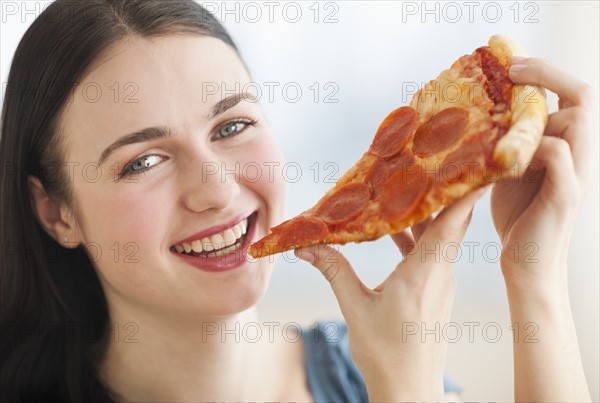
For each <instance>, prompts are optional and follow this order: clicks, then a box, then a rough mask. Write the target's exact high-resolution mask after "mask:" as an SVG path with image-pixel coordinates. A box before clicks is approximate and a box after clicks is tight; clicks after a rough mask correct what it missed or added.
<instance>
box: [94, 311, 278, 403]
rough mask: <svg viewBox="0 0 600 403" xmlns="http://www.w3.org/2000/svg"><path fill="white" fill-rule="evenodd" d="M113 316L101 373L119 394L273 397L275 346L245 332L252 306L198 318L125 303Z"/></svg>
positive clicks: (131, 397) (152, 397)
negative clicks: (144, 309) (166, 314)
mask: <svg viewBox="0 0 600 403" xmlns="http://www.w3.org/2000/svg"><path fill="white" fill-rule="evenodd" d="M120 306H121V307H123V305H120ZM124 311H127V312H124ZM125 313H127V314H126V315H125ZM131 318H135V322H134V321H132V320H131ZM111 320H112V324H113V326H112V328H111V335H109V336H110V337H109V339H110V340H109V341H108V347H107V351H106V354H105V357H104V359H103V361H102V363H101V365H100V373H101V376H102V377H103V378H104V380H105V382H106V383H107V384H108V385H109V386H110V388H111V390H112V391H113V392H115V393H117V395H119V396H118V397H119V398H124V399H125V400H129V401H131V400H133V401H173V400H178V401H193V400H196V401H197V400H212V401H216V400H221V401H223V400H228V401H234V400H235V401H240V400H242V401H250V400H257V397H258V400H273V393H274V391H276V390H277V388H276V385H278V383H277V382H278V379H277V378H276V377H273V376H269V375H267V374H270V375H273V372H274V371H273V365H274V359H273V358H274V357H273V351H274V350H275V349H274V348H273V347H274V346H273V345H271V346H269V345H268V344H269V341H268V340H266V343H265V342H263V340H262V339H263V338H261V339H260V340H259V342H252V341H253V340H247V339H246V338H244V337H243V335H244V332H243V331H242V329H244V325H246V324H248V323H251V322H253V326H254V324H255V323H258V321H257V315H256V309H255V308H254V307H252V308H250V309H248V310H246V311H243V312H240V313H237V314H234V315H230V316H227V317H206V318H202V319H198V320H197V321H189V320H181V319H179V320H177V318H175V317H174V316H171V317H160V316H158V315H155V314H152V315H148V314H147V313H145V312H140V311H139V310H138V311H134V310H133V309H121V311H114V310H111ZM254 341H256V340H254ZM271 344H272V343H271ZM269 353H270V354H269ZM282 384H283V385H285V383H284V382H283V383H282V382H280V383H279V385H282ZM265 391H269V392H270V394H269V396H265V397H264V398H261V396H263V394H264V393H265ZM275 393H276V392H275Z"/></svg>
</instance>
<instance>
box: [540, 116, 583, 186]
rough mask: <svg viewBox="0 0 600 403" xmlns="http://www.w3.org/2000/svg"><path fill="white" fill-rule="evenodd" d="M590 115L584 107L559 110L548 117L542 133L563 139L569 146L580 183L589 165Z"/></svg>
mask: <svg viewBox="0 0 600 403" xmlns="http://www.w3.org/2000/svg"><path fill="white" fill-rule="evenodd" d="M592 131H593V122H592V115H591V113H589V112H588V111H587V110H586V109H584V108H580V107H573V108H567V109H563V110H560V111H558V112H555V113H553V114H551V115H550V116H549V117H548V125H547V126H546V130H545V132H544V135H546V136H552V137H558V138H562V139H564V140H565V141H566V142H567V143H569V146H570V148H571V153H572V160H573V165H574V167H575V172H576V173H577V176H578V177H579V178H580V180H581V182H582V184H583V183H584V182H585V181H586V179H585V178H587V177H588V175H589V172H590V167H591V162H592V161H591V152H590V150H591V143H592V139H591V134H592Z"/></svg>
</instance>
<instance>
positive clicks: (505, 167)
mask: <svg viewBox="0 0 600 403" xmlns="http://www.w3.org/2000/svg"><path fill="white" fill-rule="evenodd" d="M489 47H490V51H491V52H492V53H493V54H494V56H496V57H497V58H498V59H499V61H500V63H502V65H504V66H506V67H508V66H510V59H511V57H512V56H523V57H528V55H527V53H526V52H525V50H523V48H522V47H521V46H520V45H519V44H518V43H517V42H515V41H514V40H512V39H511V38H510V37H508V36H506V35H495V36H492V37H491V38H490V40H489ZM512 95H513V97H512V103H511V127H510V129H509V131H508V132H507V133H506V134H505V135H504V136H503V137H502V138H501V139H500V140H499V141H498V144H497V145H496V148H495V150H494V161H496V162H497V163H498V164H500V166H501V167H502V171H503V175H504V176H507V177H515V178H516V177H519V176H521V175H522V174H523V172H524V171H525V168H526V167H527V164H528V163H529V162H530V161H531V159H532V158H533V155H534V153H535V151H536V150H537V148H538V146H539V144H540V142H541V140H542V136H543V134H544V129H545V127H546V123H547V122H548V110H547V105H546V98H545V96H544V92H543V90H542V89H541V88H540V87H538V86H536V85H520V84H519V85H514V86H513V89H512Z"/></svg>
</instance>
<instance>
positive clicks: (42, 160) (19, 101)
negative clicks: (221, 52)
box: [0, 0, 237, 402]
mask: <svg viewBox="0 0 600 403" xmlns="http://www.w3.org/2000/svg"><path fill="white" fill-rule="evenodd" d="M167 34H184V35H199V36H211V37H215V38H218V39H221V40H222V41H224V42H225V43H227V44H228V45H230V46H231V47H232V48H233V49H235V50H236V52H237V48H236V47H235V45H234V43H233V41H232V40H231V38H230V36H229V35H228V33H227V32H226V31H225V29H224V28H223V27H222V25H221V24H220V23H219V22H218V21H217V20H216V19H215V18H214V17H213V16H211V15H210V14H209V13H208V12H207V11H206V10H205V9H203V8H202V7H201V6H200V5H198V4H196V3H195V2H194V1H193V0H169V1H165V0H78V1H73V0H57V1H55V2H54V3H52V4H51V5H50V6H49V7H47V8H46V10H44V12H43V13H42V14H40V16H39V17H38V18H37V19H36V20H35V21H34V22H33V24H32V25H31V27H30V28H29V29H28V30H27V32H26V33H25V35H24V37H23V38H22V40H21V42H20V44H19V46H18V48H17V50H16V53H15V55H14V58H13V61H12V65H11V69H10V73H9V76H8V83H7V86H6V95H5V99H4V108H3V111H2V128H1V134H0V200H1V206H0V247H1V248H2V249H1V250H0V264H1V265H0V340H1V343H0V400H2V401H10V402H17V401H41V400H44V401H79V402H83V401H86V402H91V401H111V400H115V399H117V398H118V397H117V396H113V395H112V394H111V392H110V390H109V389H108V388H107V387H106V386H105V385H103V384H102V382H101V380H100V379H99V377H98V371H97V367H96V363H97V362H98V360H99V358H100V357H102V354H103V353H104V351H105V346H106V341H105V340H106V338H105V337H104V336H105V335H106V334H107V331H108V329H109V316H108V310H107V302H106V297H105V295H104V292H103V290H102V287H101V285H100V282H99V280H98V276H97V274H96V272H95V270H94V267H93V265H92V261H91V260H90V257H89V256H88V255H87V253H86V251H85V248H83V247H78V248H76V249H65V248H63V247H61V246H60V245H58V244H57V243H56V242H55V241H54V240H53V239H52V238H51V237H50V236H49V235H48V234H47V233H46V232H45V231H44V230H43V229H42V228H41V226H40V225H39V224H38V222H37V220H36V219H35V216H34V215H33V212H32V209H31V205H30V201H29V193H28V186H27V177H28V175H33V176H36V177H37V178H39V179H40V181H41V183H42V184H43V185H44V187H45V189H46V192H47V193H48V195H49V196H50V197H51V198H53V199H54V200H56V201H60V202H63V203H67V204H69V205H71V206H72V203H73V200H72V196H71V189H70V184H69V180H68V172H67V169H66V168H67V167H66V166H65V164H64V158H63V155H62V150H61V148H62V147H61V141H60V140H61V139H60V135H59V133H57V122H58V120H59V117H60V113H61V111H62V110H63V109H64V107H65V105H66V103H67V101H68V97H69V93H70V91H71V90H72V89H73V88H74V87H75V86H76V84H77V82H78V81H80V80H81V79H82V78H83V77H84V75H85V73H86V70H87V69H88V68H89V66H90V65H91V63H93V62H94V60H96V59H97V58H98V57H99V56H100V55H101V54H102V52H104V51H105V50H107V49H108V47H109V46H111V45H113V44H115V43H116V42H118V41H119V40H122V39H123V38H125V37H127V36H130V35H137V36H143V37H150V36H158V35H167Z"/></svg>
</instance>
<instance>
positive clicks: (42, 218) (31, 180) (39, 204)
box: [27, 175, 81, 248]
mask: <svg viewBox="0 0 600 403" xmlns="http://www.w3.org/2000/svg"><path fill="white" fill-rule="evenodd" d="M27 185H28V187H29V199H30V202H31V208H32V209H33V214H34V215H35V217H36V218H37V220H38V222H39V223H40V225H41V226H42V228H43V229H44V230H45V231H46V232H47V233H48V235H50V236H51V237H52V238H54V240H55V241H56V242H58V243H59V244H60V245H62V246H64V247H65V248H75V247H77V246H78V245H79V243H80V242H81V240H80V235H79V230H78V226H77V223H76V221H75V219H74V218H73V215H72V214H70V212H69V210H68V209H67V207H66V206H64V205H60V204H59V203H57V202H56V201H54V200H52V199H51V198H50V196H48V194H47V193H46V189H45V188H44V185H43V184H42V182H41V181H40V180H39V178H37V177H35V176H31V175H29V176H28V177H27Z"/></svg>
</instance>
